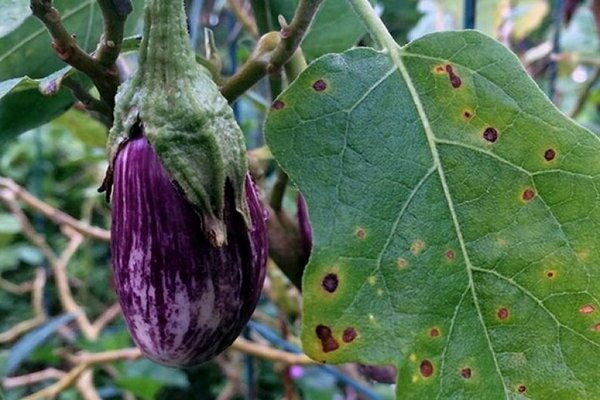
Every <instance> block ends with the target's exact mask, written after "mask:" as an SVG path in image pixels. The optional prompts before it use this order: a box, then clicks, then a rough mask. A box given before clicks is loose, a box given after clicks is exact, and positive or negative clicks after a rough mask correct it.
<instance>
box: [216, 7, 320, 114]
mask: <svg viewBox="0 0 600 400" xmlns="http://www.w3.org/2000/svg"><path fill="white" fill-rule="evenodd" d="M322 2H323V0H300V3H299V4H298V8H297V9H296V13H295V14H294V18H293V19H292V22H291V23H290V24H289V25H287V26H284V27H282V29H281V31H280V32H269V33H266V34H265V35H263V36H262V37H261V38H260V40H259V41H258V44H257V48H256V50H255V51H254V53H253V55H252V56H251V57H250V59H249V60H248V61H247V62H246V64H244V65H243V66H242V67H241V68H240V70H239V71H238V72H237V73H236V74H235V75H234V76H232V77H231V78H230V79H229V80H228V81H227V82H226V83H225V85H223V87H222V88H221V93H223V95H224V96H225V98H226V99H227V100H229V101H230V102H232V101H234V100H235V99H236V98H237V97H239V96H240V95H241V94H242V93H244V92H245V91H246V90H248V89H249V88H251V87H252V86H254V84H255V83H257V82H258V81H259V80H261V79H262V78H263V77H264V76H266V75H267V74H275V73H277V72H278V71H279V70H280V69H281V68H283V66H284V65H285V64H286V63H287V62H288V61H289V59H290V58H291V57H292V56H293V55H294V53H295V52H296V50H297V49H298V47H299V46H300V43H301V42H302V39H304V35H305V34H306V32H307V30H308V28H309V27H310V24H311V23H312V20H313V19H314V17H315V14H316V13H317V11H318V10H319V6H320V5H321V3H322ZM262 11H263V12H264V11H265V10H264V9H263V10H262ZM259 26H260V27H261V29H262V28H263V25H262V24H259Z"/></svg>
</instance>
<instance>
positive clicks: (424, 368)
mask: <svg viewBox="0 0 600 400" xmlns="http://www.w3.org/2000/svg"><path fill="white" fill-rule="evenodd" d="M419 371H421V375H423V377H424V378H429V377H430V376H431V375H433V364H432V363H431V361H429V360H423V361H421V365H420V366H419Z"/></svg>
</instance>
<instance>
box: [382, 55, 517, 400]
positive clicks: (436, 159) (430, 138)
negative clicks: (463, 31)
mask: <svg viewBox="0 0 600 400" xmlns="http://www.w3.org/2000/svg"><path fill="white" fill-rule="evenodd" d="M387 52H388V55H389V56H390V58H391V60H392V62H393V63H394V65H395V66H396V67H397V68H398V71H399V72H400V75H401V77H402V79H403V80H404V81H405V83H406V86H407V88H408V91H409V93H410V96H411V99H412V101H413V103H414V105H415V107H416V109H417V113H418V115H419V119H420V120H421V123H422V124H423V130H424V131H425V137H426V139H427V144H428V146H429V151H430V153H431V157H432V159H433V165H434V167H435V169H436V170H437V172H438V177H439V179H440V184H441V186H442V190H443V192H444V197H445V198H446V203H447V205H448V210H449V211H450V216H451V217H452V223H453V225H454V230H455V233H456V236H457V239H458V243H459V245H460V249H461V252H462V254H463V258H464V261H465V266H466V271H467V277H468V279H469V282H468V283H469V286H468V287H469V288H470V291H471V296H472V298H473V303H474V305H475V309H476V310H477V316H478V319H479V322H480V323H481V327H482V329H483V333H484V335H485V338H486V341H487V345H488V348H489V350H490V353H491V356H492V359H493V360H494V367H495V369H496V372H497V373H498V377H499V378H500V381H501V383H502V387H503V388H504V394H505V397H506V398H507V399H508V398H510V395H509V393H508V390H507V387H506V384H505V383H504V378H503V376H502V372H501V371H500V365H499V364H498V360H497V358H496V352H495V351H494V348H493V346H492V341H491V338H490V335H489V332H488V329H487V326H486V324H485V322H484V320H483V314H482V312H481V308H480V306H479V299H478V297H477V293H476V292H475V284H474V280H473V268H474V267H473V264H472V263H471V260H470V258H469V253H468V252H467V246H466V243H465V240H464V237H463V234H462V230H461V228H460V223H459V221H458V215H457V214H456V210H455V209H454V201H453V200H452V196H451V195H450V190H449V187H448V183H447V181H446V174H445V172H444V169H443V167H442V163H441V161H440V156H439V153H438V149H437V145H436V137H435V135H434V133H433V129H432V128H431V124H430V123H429V118H428V117H427V114H426V113H425V109H424V107H423V104H422V103H421V99H420V97H419V95H418V93H417V90H416V88H415V86H414V84H413V82H412V79H411V77H410V75H409V73H408V70H407V69H406V66H405V65H404V62H403V61H402V59H401V56H400V47H398V46H397V45H395V44H394V47H393V48H392V47H388V48H387Z"/></svg>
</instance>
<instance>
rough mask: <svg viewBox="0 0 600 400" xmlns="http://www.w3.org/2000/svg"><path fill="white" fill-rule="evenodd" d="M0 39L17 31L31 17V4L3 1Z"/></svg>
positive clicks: (19, 1) (20, 1)
mask: <svg viewBox="0 0 600 400" xmlns="http://www.w3.org/2000/svg"><path fill="white" fill-rule="evenodd" d="M0 9H2V14H0V38H1V37H3V36H5V35H7V34H8V33H10V32H11V31H13V30H14V29H16V28H17V27H18V26H19V25H21V23H23V21H24V20H25V19H27V17H28V16H29V15H31V11H30V10H29V2H28V1H23V0H1V1H0Z"/></svg>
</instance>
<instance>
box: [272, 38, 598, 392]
mask: <svg viewBox="0 0 600 400" xmlns="http://www.w3.org/2000/svg"><path fill="white" fill-rule="evenodd" d="M266 134H267V141H268V144H269V146H270V148H271V150H272V151H273V154H274V156H275V157H276V159H277V160H278V161H279V162H280V163H281V165H282V167H283V168H284V169H285V170H286V171H287V172H288V174H289V175H290V178H291V179H292V180H293V181H294V182H295V183H296V184H297V185H298V186H299V188H300V190H301V191H302V193H303V194H304V196H305V198H306V201H307V204H308V209H309V212H310V216H311V221H312V223H313V229H314V234H315V242H314V248H313V253H312V256H311V260H310V263H309V265H308V267H307V269H306V272H305V275H304V281H303V291H304V304H303V330H302V341H303V346H304V351H305V352H306V353H307V354H308V355H309V356H311V357H313V358H314V359H316V360H319V361H322V362H327V363H341V362H348V361H360V362H363V363H367V364H389V363H392V364H396V365H397V366H398V385H397V394H398V396H399V398H415V399H424V398H428V399H429V398H432V399H433V398H485V399H502V398H535V399H548V398H552V399H563V398H564V399H572V398H597V397H599V396H600V381H599V380H598V379H597V376H598V367H597V362H596V360H597V359H598V358H599V357H600V312H599V311H598V309H599V307H600V302H599V301H598V299H599V298H600V279H599V278H600V276H599V275H600V253H599V249H600V246H599V243H598V241H599V240H598V235H597V232H598V231H599V226H600V208H599V207H598V206H599V196H600V195H599V193H600V192H599V184H600V140H599V139H598V138H597V137H596V136H594V135H593V134H592V133H591V132H590V131H588V130H586V129H585V128H583V127H581V126H579V125H577V124H576V123H574V122H573V121H571V120H570V119H568V118H567V117H565V116H564V115H563V114H561V113H560V112H559V111H558V110H557V109H556V108H555V107H554V106H553V105H552V104H551V103H550V102H549V101H548V99H547V98H546V97H545V96H544V95H543V93H542V92H541V91H540V90H539V88H538V87H537V86H536V85H535V83H534V82H533V81H532V80H531V79H530V78H529V76H528V75H527V74H526V72H525V71H524V70H523V68H522V66H521V65H520V63H519V61H518V59H517V58H516V57H515V56H514V55H513V54H512V53H510V52H509V51H508V50H507V49H506V48H505V47H503V46H502V45H501V44H499V43H498V42H496V41H494V40H493V39H491V38H489V37H487V36H485V35H483V34H481V33H478V32H475V31H462V32H445V33H436V34H431V35H427V36H425V37H423V38H421V39H419V40H416V41H414V42H413V43H411V44H409V45H407V46H405V47H403V48H397V47H395V48H390V49H387V50H386V51H383V52H378V51H375V50H372V49H354V50H349V51H347V52H345V53H343V54H338V55H328V56H325V57H322V58H320V59H318V60H317V61H315V62H314V63H313V64H311V65H310V66H309V68H308V69H307V70H306V71H305V72H304V73H303V74H302V75H301V76H300V77H299V78H298V79H297V80H296V81H295V82H294V83H293V84H292V85H291V86H290V87H289V89H288V90H287V91H285V92H284V93H283V94H282V95H281V96H280V97H279V99H278V100H276V101H275V103H274V104H273V106H272V109H271V111H270V113H269V116H268V120H267V124H266Z"/></svg>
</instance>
